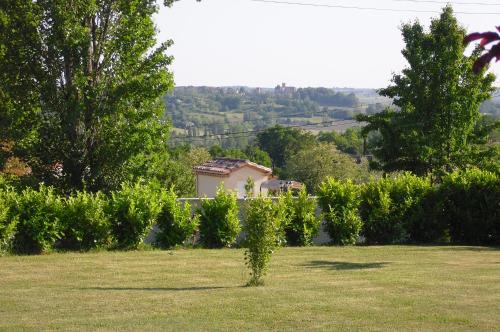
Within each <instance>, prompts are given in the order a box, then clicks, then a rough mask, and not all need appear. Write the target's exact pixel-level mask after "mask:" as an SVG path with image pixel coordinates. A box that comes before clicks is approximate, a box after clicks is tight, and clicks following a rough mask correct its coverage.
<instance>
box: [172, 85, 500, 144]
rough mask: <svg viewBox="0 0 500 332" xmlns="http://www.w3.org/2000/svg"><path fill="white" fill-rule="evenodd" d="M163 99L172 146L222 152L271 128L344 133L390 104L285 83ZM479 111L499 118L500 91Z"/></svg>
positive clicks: (178, 92) (191, 90) (371, 95)
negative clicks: (219, 148) (358, 119)
mask: <svg viewBox="0 0 500 332" xmlns="http://www.w3.org/2000/svg"><path fill="white" fill-rule="evenodd" d="M165 101H166V104H167V110H166V115H167V117H168V118H169V119H170V120H171V121H172V123H173V126H174V130H173V133H172V140H171V142H172V144H180V143H191V144H195V145H203V146H207V147H209V146H212V145H214V144H218V145H221V146H222V147H225V148H243V147H245V146H246V145H247V144H248V143H249V141H251V140H252V139H253V138H254V137H255V134H256V132H258V131H259V130H263V129H265V128H268V127H270V126H273V125H275V124H281V125H284V126H297V127H302V128H303V129H306V130H309V131H311V132H313V133H318V132H320V131H331V130H335V131H339V132H342V131H344V130H345V129H346V128H349V127H353V126H359V124H358V123H357V122H356V121H354V120H353V117H354V116H355V115H356V114H359V113H367V114H373V113H376V112H380V111H381V110H383V109H385V108H386V107H387V106H389V105H390V104H391V100H390V99H389V98H386V97H381V96H379V95H378V93H377V91H376V90H375V89H355V88H295V87H290V86H287V85H286V84H284V83H283V84H281V85H278V86H276V87H275V88H251V87H245V86H232V87H208V86H199V87H195V86H185V87H176V88H175V89H174V91H173V92H172V93H171V94H168V95H167V96H165ZM481 112H482V113H485V114H489V115H491V116H493V117H495V118H498V117H500V91H499V92H497V93H495V95H494V98H493V99H492V100H490V101H487V102H485V103H484V104H483V106H482V107H481ZM227 133H232V134H230V135H227Z"/></svg>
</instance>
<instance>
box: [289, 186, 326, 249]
mask: <svg viewBox="0 0 500 332" xmlns="http://www.w3.org/2000/svg"><path fill="white" fill-rule="evenodd" d="M284 202H285V204H286V210H287V211H288V213H289V222H288V223H287V224H286V226H285V234H286V240H287V243H288V244H289V245H292V246H309V245H311V244H312V239H313V237H314V236H316V234H318V230H319V227H320V225H321V220H320V218H318V217H316V199H315V198H314V197H311V196H309V195H308V194H307V191H306V189H305V187H302V189H301V190H300V192H299V195H298V197H297V198H295V199H294V198H293V197H292V195H291V193H290V192H288V193H287V194H286V195H285V196H284Z"/></svg>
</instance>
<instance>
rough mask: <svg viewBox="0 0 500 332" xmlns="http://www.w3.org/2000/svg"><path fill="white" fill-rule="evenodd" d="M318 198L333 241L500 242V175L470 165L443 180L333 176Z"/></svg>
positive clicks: (409, 176) (322, 187)
mask: <svg viewBox="0 0 500 332" xmlns="http://www.w3.org/2000/svg"><path fill="white" fill-rule="evenodd" d="M319 202H320V205H321V207H322V209H323V211H324V213H325V217H324V219H325V221H326V225H327V226H326V229H327V231H328V232H329V234H330V237H331V238H332V241H333V242H334V243H338V244H347V243H353V242H354V241H355V239H356V238H358V235H361V236H362V238H364V241H365V243H367V244H394V243H450V242H451V243H457V244H470V245H499V244H500V177H499V176H498V175H497V174H493V173H490V172H487V171H480V170H477V169H470V170H466V171H462V172H456V173H452V174H450V175H448V176H446V177H445V178H444V179H443V182H442V183H441V184H439V185H434V186H433V185H431V182H430V180H429V179H426V178H420V177H417V176H414V175H411V174H401V175H399V176H396V177H394V178H385V179H382V180H379V181H373V182H370V183H367V184H364V185H354V184H352V183H351V182H349V181H346V182H339V181H335V180H333V179H328V180H327V181H326V182H325V183H323V184H322V185H321V187H320V191H319Z"/></svg>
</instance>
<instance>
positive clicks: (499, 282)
mask: <svg viewBox="0 0 500 332" xmlns="http://www.w3.org/2000/svg"><path fill="white" fill-rule="evenodd" d="M247 280H248V271H247V270H246V269H245V267H244V265H243V251H242V250H239V249H238V250H236V249H235V250H229V249H228V250H202V249H195V250H176V251H143V252H99V253H86V254H77V253H67V254H51V255H44V256H22V257H21V256H7V257H0V330H6V331H18V330H33V331H39V330H160V329H162V330H176V331H187V330H189V331H193V330H194V331H195V330H204V331H206V330H236V331H238V330H240V331H247V330H257V331H260V330H280V331H286V330H324V331H331V330H369V331H381V330H383V331H387V330H398V331H403V330H404V331H472V330H473V331H488V330H490V331H493V330H497V331H498V328H499V326H500V314H499V313H500V250H498V249H497V248H480V247H417V246H415V247H413V246H386V247H345V248H341V247H313V248H285V249H281V250H280V251H278V252H277V253H276V254H275V255H274V256H273V259H272V261H271V268H270V271H269V274H268V276H267V277H266V279H265V282H266V284H265V286H263V287H244V285H245V283H246V282H247Z"/></svg>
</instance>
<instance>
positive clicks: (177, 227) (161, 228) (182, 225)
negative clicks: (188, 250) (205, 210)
mask: <svg viewBox="0 0 500 332" xmlns="http://www.w3.org/2000/svg"><path fill="white" fill-rule="evenodd" d="M161 202H162V206H161V209H160V213H159V215H158V217H157V223H156V224H157V226H158V233H157V234H156V244H157V245H158V246H159V247H162V248H171V247H175V246H177V245H181V244H183V243H184V242H185V241H186V240H188V239H189V238H190V237H191V236H192V235H193V234H194V233H195V231H196V230H197V228H198V225H199V217H198V215H195V216H191V205H190V204H189V203H188V202H186V203H185V204H184V206H182V204H181V203H180V202H179V201H178V199H177V194H176V193H175V191H174V189H173V188H171V189H170V190H169V191H165V192H163V193H162V194H161Z"/></svg>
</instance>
